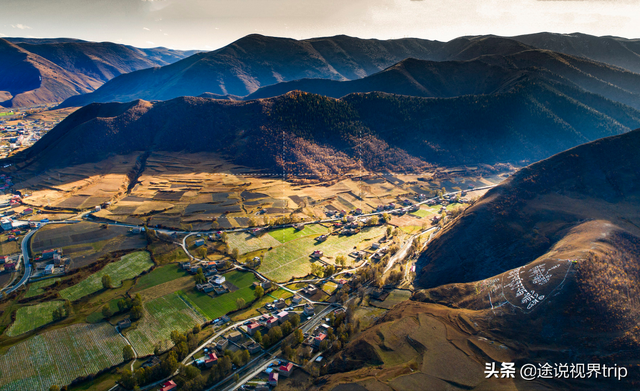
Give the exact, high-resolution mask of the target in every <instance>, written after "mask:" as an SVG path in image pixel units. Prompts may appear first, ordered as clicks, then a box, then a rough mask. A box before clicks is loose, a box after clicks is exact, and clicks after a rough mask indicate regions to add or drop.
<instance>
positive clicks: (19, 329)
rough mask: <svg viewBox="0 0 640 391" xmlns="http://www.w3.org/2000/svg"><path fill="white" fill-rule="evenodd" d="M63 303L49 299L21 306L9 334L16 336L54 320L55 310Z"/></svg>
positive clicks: (8, 331)
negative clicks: (44, 301)
mask: <svg viewBox="0 0 640 391" xmlns="http://www.w3.org/2000/svg"><path fill="white" fill-rule="evenodd" d="M62 304H63V302H62V301H48V302H46V303H41V304H36V305H30V306H27V307H21V308H19V309H18V311H16V320H15V322H13V324H12V325H11V327H10V328H9V330H7V335H8V336H9V337H15V336H16V335H20V334H24V333H26V332H29V331H31V330H35V329H37V328H38V327H41V326H44V325H46V324H47V323H51V322H53V310H55V309H56V308H60V307H62Z"/></svg>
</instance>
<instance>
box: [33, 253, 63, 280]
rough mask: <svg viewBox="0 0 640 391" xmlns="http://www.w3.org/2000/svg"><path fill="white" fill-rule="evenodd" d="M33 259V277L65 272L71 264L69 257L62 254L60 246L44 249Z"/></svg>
mask: <svg viewBox="0 0 640 391" xmlns="http://www.w3.org/2000/svg"><path fill="white" fill-rule="evenodd" d="M33 261H34V263H35V271H36V272H35V274H34V275H33V276H34V277H42V276H48V275H52V274H61V273H65V272H66V271H67V269H68V268H69V267H70V266H71V259H70V258H69V257H65V256H64V254H63V253H62V249H61V248H52V249H49V250H44V251H43V252H42V254H40V255H39V256H37V257H35V258H34V260H33Z"/></svg>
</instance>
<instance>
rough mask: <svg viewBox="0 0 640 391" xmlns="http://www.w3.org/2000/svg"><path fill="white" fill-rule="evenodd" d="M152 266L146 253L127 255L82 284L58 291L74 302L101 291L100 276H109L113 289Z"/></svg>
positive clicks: (139, 252)
mask: <svg viewBox="0 0 640 391" xmlns="http://www.w3.org/2000/svg"><path fill="white" fill-rule="evenodd" d="M152 266H153V262H152V261H151V257H150V256H149V253H148V252H146V251H138V252H135V253H131V254H127V255H125V256H124V257H122V259H121V260H119V261H118V262H113V263H110V264H108V265H107V266H105V267H104V268H103V269H102V270H100V271H99V272H97V273H95V274H93V275H91V276H90V277H88V278H86V279H85V280H83V281H82V282H80V283H78V284H76V285H74V286H71V287H69V288H66V289H63V290H61V291H60V296H62V297H63V298H65V299H67V300H71V301H75V300H78V299H80V298H82V297H84V296H86V295H89V294H91V293H95V292H98V291H99V290H101V289H102V276H104V275H107V274H108V275H109V276H110V277H111V281H112V284H113V286H114V287H117V286H120V284H122V281H123V280H128V279H131V278H134V277H135V276H137V275H138V274H140V273H142V272H143V271H145V270H148V269H149V268H150V267H152Z"/></svg>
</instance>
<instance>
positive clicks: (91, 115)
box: [8, 73, 640, 177]
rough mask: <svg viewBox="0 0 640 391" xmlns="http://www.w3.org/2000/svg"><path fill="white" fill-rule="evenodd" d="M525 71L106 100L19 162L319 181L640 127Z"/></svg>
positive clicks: (530, 154)
mask: <svg viewBox="0 0 640 391" xmlns="http://www.w3.org/2000/svg"><path fill="white" fill-rule="evenodd" d="M520 76H521V77H519V78H516V80H510V81H509V86H510V88H506V87H505V91H503V92H500V93H496V94H493V95H478V96H474V95H468V96H462V97H456V98H439V99H433V98H417V97H405V96H397V95H389V94H383V93H369V94H351V95H348V96H346V97H344V98H343V99H332V98H327V97H323V96H320V95H314V94H308V93H301V92H291V93H288V94H286V95H282V96H279V97H275V98H270V99H261V100H252V101H231V100H215V99H206V98H193V97H183V98H176V99H173V100H170V101H162V102H156V103H149V102H146V101H136V102H131V103H126V104H118V103H110V104H94V105H90V106H87V107H85V108H83V109H81V110H78V111H77V112H75V113H74V114H73V115H71V116H69V117H68V118H67V119H66V120H65V121H63V122H62V123H61V124H60V125H58V126H57V127H56V128H54V129H53V130H51V131H50V132H49V133H48V134H47V135H46V136H44V137H43V138H42V140H41V141H39V142H37V143H36V144H35V145H34V146H33V147H31V148H29V149H27V150H26V151H24V152H22V153H19V154H17V155H16V156H15V157H13V158H11V159H9V160H8V162H15V163H17V164H18V167H23V168H24V167H27V166H28V167H30V169H31V170H36V171H38V170H44V169H47V168H51V167H61V166H67V165H72V164H81V163H86V162H92V161H99V160H101V159H104V158H105V157H107V156H109V155H110V154H127V153H130V152H133V151H149V150H155V151H175V152H179V151H184V152H201V151H212V152H218V153H220V154H222V155H224V156H226V157H227V158H229V159H231V160H232V161H234V162H236V163H238V164H243V165H247V166H249V167H252V168H254V169H264V170H270V171H271V172H281V171H282V170H285V172H287V173H289V174H303V175H311V176H316V177H317V176H319V177H325V176H331V175H342V174H344V173H345V172H347V171H350V170H353V169H357V168H358V167H360V165H363V166H364V167H366V168H367V169H370V170H374V171H382V172H385V171H392V172H419V171H421V170H423V169H424V168H426V167H429V166H430V165H441V164H449V165H458V164H469V163H478V162H482V163H489V164H492V163H497V162H505V161H511V162H520V161H522V160H538V159H541V158H545V157H547V156H550V155H552V154H554V153H557V152H559V151H560V150H563V149H566V148H570V147H572V146H575V145H578V144H580V143H583V142H586V141H589V140H594V139H597V138H600V137H604V136H608V135H613V134H620V133H624V132H627V131H629V130H630V129H632V128H636V127H638V126H640V113H639V112H638V111H636V110H634V109H632V108H630V107H628V106H624V105H621V104H619V103H615V102H612V101H609V100H607V99H604V98H602V97H599V96H597V95H594V94H590V93H587V92H585V91H584V90H581V89H579V88H576V87H571V86H570V85H568V84H565V83H561V82H554V81H552V80H550V79H547V78H544V77H538V76H537V74H536V73H532V74H528V73H523V74H521V75H520ZM578 102H585V103H584V104H583V103H578ZM586 104H589V106H586ZM461 113H464V115H461ZM60 151H65V153H64V154H61V153H60Z"/></svg>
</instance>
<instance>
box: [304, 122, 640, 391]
mask: <svg viewBox="0 0 640 391" xmlns="http://www.w3.org/2000/svg"><path fill="white" fill-rule="evenodd" d="M638 147H640V129H639V130H635V131H633V132H630V133H626V134H624V135H620V136H613V137H608V138H604V139H601V140H597V141H594V142H591V143H587V144H584V145H580V146H578V147H575V148H572V149H570V150H568V151H565V152H562V153H560V154H557V155H555V156H553V157H551V158H549V159H546V160H544V161H541V162H539V163H535V164H532V165H530V166H528V167H526V168H524V169H522V170H520V171H519V172H518V173H517V174H515V175H514V176H513V177H512V178H511V179H510V180H508V181H507V182H506V183H504V184H502V185H500V186H498V187H497V188H495V189H493V190H491V191H490V192H488V193H487V194H486V195H485V196H484V197H483V198H482V199H480V201H479V202H478V203H476V204H475V205H474V206H473V207H471V208H470V209H468V210H467V211H466V212H465V213H464V214H463V215H462V216H461V217H459V218H457V219H456V220H455V221H454V222H453V223H452V224H451V225H450V226H449V227H448V228H447V229H445V231H444V232H443V233H442V234H440V236H439V237H437V238H436V239H434V241H433V242H432V243H431V244H430V245H429V246H428V248H427V251H426V252H425V253H424V254H422V256H421V258H420V262H421V263H420V265H419V266H422V268H421V270H419V279H418V280H417V281H416V283H417V286H418V287H423V288H428V289H422V290H417V291H416V292H415V293H414V295H413V297H412V300H411V301H407V302H403V303H401V304H399V305H397V306H395V307H394V308H393V309H392V310H391V311H390V312H389V313H388V314H386V315H385V316H384V317H383V318H382V319H380V320H379V321H378V322H376V324H375V325H374V326H373V327H372V328H370V329H368V330H366V331H364V332H363V333H362V334H361V335H360V336H359V337H357V338H356V339H355V340H354V341H352V342H351V343H349V344H348V345H347V346H346V347H345V348H344V349H343V350H342V351H341V352H340V353H339V354H338V355H337V356H336V357H334V359H333V360H332V362H331V363H330V364H329V373H330V375H327V376H325V377H324V378H322V379H321V380H320V381H318V382H316V384H317V386H318V387H317V388H318V389H321V390H336V391H339V390H346V389H359V390H371V391H373V390H381V389H384V390H388V389H398V390H404V389H420V387H423V388H424V387H427V388H433V389H445V388H446V389H452V390H458V389H467V390H468V389H472V390H487V389H492V390H493V389H518V390H539V389H621V390H622V389H631V388H637V387H638V385H639V384H640V377H639V376H638V374H637V373H636V372H635V368H636V367H637V365H638V364H639V362H640V360H639V359H638V356H637V351H638V348H640V327H638V326H637V325H638V321H639V320H640V289H638V283H640V262H639V259H640V226H639V224H640V207H639V205H640V203H639V202H638V201H639V200H640V174H639V172H638V169H637V167H638V163H640V162H639V161H638V159H639V158H638V157H637V152H636V151H637V149H638ZM490 362H497V363H498V365H499V363H500V362H514V363H515V364H516V370H517V371H518V370H519V369H520V368H521V367H522V366H523V365H524V364H528V363H533V364H534V365H543V364H544V363H551V365H552V368H555V367H556V365H559V364H562V363H567V365H568V366H569V365H570V364H572V363H573V364H576V363H589V362H591V363H597V364H598V365H600V366H602V365H604V366H607V367H614V366H624V367H626V368H627V370H628V372H627V376H628V377H627V378H625V379H623V380H621V381H619V380H617V379H615V378H611V377H610V376H609V377H607V378H603V377H602V376H600V377H599V378H598V379H597V380H596V379H594V378H590V379H589V378H585V379H571V378H570V377H568V378H557V377H551V378H549V379H537V380H534V381H524V380H523V379H522V378H521V376H520V374H519V372H516V375H515V378H514V379H509V378H504V379H502V378H500V379H498V378H490V379H487V377H486V375H485V373H484V369H485V363H490Z"/></svg>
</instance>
